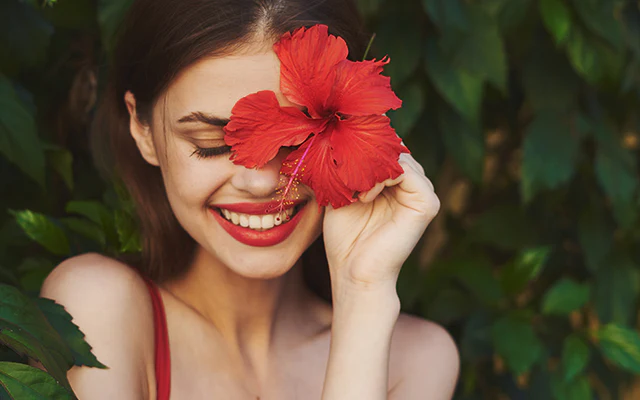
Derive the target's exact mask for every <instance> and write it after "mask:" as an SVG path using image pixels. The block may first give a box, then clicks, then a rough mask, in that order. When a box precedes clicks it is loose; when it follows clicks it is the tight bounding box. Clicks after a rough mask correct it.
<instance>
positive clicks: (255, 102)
mask: <svg viewBox="0 0 640 400" xmlns="http://www.w3.org/2000/svg"><path fill="white" fill-rule="evenodd" d="M325 124H326V121H324V120H317V119H311V118H309V117H307V116H306V115H305V114H304V113H303V112H302V111H300V110H298V109H297V108H295V107H280V104H279V103H278V99H277V98H276V95H275V93H274V92H272V91H269V90H263V91H260V92H257V93H253V94H250V95H248V96H245V97H243V98H241V99H240V100H238V102H237V103H236V105H235V106H234V107H233V109H232V110H231V119H230V121H229V123H228V124H227V126H225V128H224V131H225V137H224V141H225V143H227V145H229V146H231V151H232V155H231V159H232V160H233V162H234V163H235V164H241V165H244V166H245V167H247V168H254V167H262V166H264V164H266V163H268V162H269V161H270V160H272V159H273V158H274V157H275V156H276V155H277V154H278V151H280V148H281V147H283V146H297V145H299V144H300V143H302V142H304V140H305V139H306V138H307V137H309V135H311V134H312V133H319V132H321V131H322V130H323V129H324V126H325Z"/></svg>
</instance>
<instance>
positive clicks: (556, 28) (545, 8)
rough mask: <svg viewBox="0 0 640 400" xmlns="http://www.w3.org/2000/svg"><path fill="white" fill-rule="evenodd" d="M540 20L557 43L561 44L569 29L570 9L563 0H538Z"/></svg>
mask: <svg viewBox="0 0 640 400" xmlns="http://www.w3.org/2000/svg"><path fill="white" fill-rule="evenodd" d="M539 5H540V15H541V16H542V22H544V25H545V26H546V27H547V30H549V33H551V35H552V36H553V38H554V39H555V41H556V43H557V44H562V43H563V42H564V41H565V39H566V38H567V36H568V34H569V31H570V30H571V11H570V10H569V7H567V5H566V4H565V3H564V1H563V0H540V3H539Z"/></svg>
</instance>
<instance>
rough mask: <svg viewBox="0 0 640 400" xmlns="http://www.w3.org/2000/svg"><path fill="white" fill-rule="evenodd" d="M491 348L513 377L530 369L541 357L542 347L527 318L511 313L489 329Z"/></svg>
mask: <svg viewBox="0 0 640 400" xmlns="http://www.w3.org/2000/svg"><path fill="white" fill-rule="evenodd" d="M491 336H492V339H493V346H494V348H495V350H496V352H497V353H498V354H499V355H500V356H502V357H503V358H504V360H505V361H506V363H507V365H508V367H509V369H510V370H511V371H512V372H513V373H514V374H515V375H521V374H523V373H525V372H527V371H529V370H530V369H531V367H532V366H533V364H535V363H536V362H537V361H538V360H539V359H540V357H541V356H542V351H543V349H544V348H543V345H542V343H541V342H540V339H538V337H537V336H536V334H535V332H534V331H533V326H532V325H531V321H530V319H529V318H526V317H524V316H522V315H519V314H515V313H511V314H509V315H507V316H504V317H502V318H500V319H499V320H498V321H496V322H495V323H494V324H493V327H492V329H491Z"/></svg>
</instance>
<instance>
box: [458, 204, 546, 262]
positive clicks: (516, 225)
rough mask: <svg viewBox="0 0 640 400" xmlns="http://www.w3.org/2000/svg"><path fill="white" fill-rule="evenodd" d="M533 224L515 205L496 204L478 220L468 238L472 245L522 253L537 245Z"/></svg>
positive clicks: (470, 230)
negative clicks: (479, 244) (489, 246)
mask: <svg viewBox="0 0 640 400" xmlns="http://www.w3.org/2000/svg"><path fill="white" fill-rule="evenodd" d="M533 223H534V221H533V220H532V219H531V218H529V217H528V216H527V215H526V214H525V210H523V209H522V208H520V207H517V206H515V205H514V204H495V205H493V206H492V207H491V208H489V209H488V210H486V211H485V212H483V213H482V214H481V215H480V216H479V217H478V218H477V219H476V221H475V223H474V224H473V225H472V226H471V228H470V229H469V230H468V232H467V237H468V240H469V241H470V242H472V243H481V244H485V245H486V244H488V245H491V246H495V247H497V248H499V249H503V250H515V251H520V250H521V249H522V248H526V247H530V246H532V245H534V244H535V243H536V239H537V234H536V231H535V230H534V229H532V225H533Z"/></svg>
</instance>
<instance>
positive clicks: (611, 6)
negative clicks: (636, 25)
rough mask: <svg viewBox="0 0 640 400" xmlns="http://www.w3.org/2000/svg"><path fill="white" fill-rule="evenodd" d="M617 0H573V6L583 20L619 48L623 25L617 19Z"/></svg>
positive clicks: (593, 30) (594, 31)
mask: <svg viewBox="0 0 640 400" xmlns="http://www.w3.org/2000/svg"><path fill="white" fill-rule="evenodd" d="M615 3H616V2H615V1H609V0H605V1H603V0H573V6H574V9H575V10H576V12H577V14H578V15H579V16H580V18H581V19H582V22H584V24H585V25H586V26H587V27H588V28H589V29H590V30H591V31H592V32H593V33H596V34H598V35H599V36H600V37H602V38H603V39H605V40H607V41H608V42H609V44H610V45H611V46H613V47H615V48H617V49H620V48H621V45H622V44H623V42H622V25H621V24H620V22H619V21H618V20H617V19H616V17H615V14H616V11H615V8H616V4H615Z"/></svg>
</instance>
